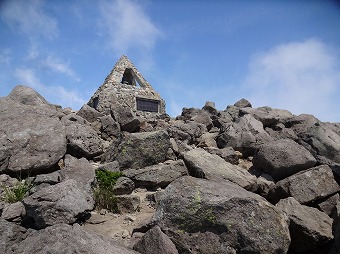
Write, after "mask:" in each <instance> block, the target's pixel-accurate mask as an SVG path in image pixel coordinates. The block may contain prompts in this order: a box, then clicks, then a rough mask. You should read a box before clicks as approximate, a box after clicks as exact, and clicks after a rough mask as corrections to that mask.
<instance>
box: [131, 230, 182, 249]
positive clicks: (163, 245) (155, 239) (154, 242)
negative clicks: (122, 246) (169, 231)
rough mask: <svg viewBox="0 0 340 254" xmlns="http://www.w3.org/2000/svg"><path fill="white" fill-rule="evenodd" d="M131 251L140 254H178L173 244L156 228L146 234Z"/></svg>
mask: <svg viewBox="0 0 340 254" xmlns="http://www.w3.org/2000/svg"><path fill="white" fill-rule="evenodd" d="M133 249H134V250H136V251H138V252H140V253H141V254H159V253H162V254H178V251H177V249H176V246H175V245H174V243H173V242H172V241H171V240H170V239H169V237H168V236H167V235H166V234H164V233H163V232H162V230H161V229H160V228H159V227H158V226H155V227H153V228H152V229H150V230H149V231H148V232H146V234H145V235H144V236H143V237H142V239H141V240H140V241H139V242H137V243H136V244H135V246H134V247H133Z"/></svg>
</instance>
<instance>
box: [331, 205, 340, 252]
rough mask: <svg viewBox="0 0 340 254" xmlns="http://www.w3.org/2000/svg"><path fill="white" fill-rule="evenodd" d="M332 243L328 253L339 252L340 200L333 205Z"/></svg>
mask: <svg viewBox="0 0 340 254" xmlns="http://www.w3.org/2000/svg"><path fill="white" fill-rule="evenodd" d="M333 218H334V243H333V246H332V249H331V250H330V252H329V254H338V253H340V202H338V203H337V204H336V206H335V210H334V215H333Z"/></svg>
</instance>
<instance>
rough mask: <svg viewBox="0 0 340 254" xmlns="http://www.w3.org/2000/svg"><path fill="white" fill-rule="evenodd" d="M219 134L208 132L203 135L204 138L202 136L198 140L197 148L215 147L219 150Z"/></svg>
mask: <svg viewBox="0 0 340 254" xmlns="http://www.w3.org/2000/svg"><path fill="white" fill-rule="evenodd" d="M217 135H218V133H210V132H206V133H203V135H202V136H200V137H199V138H198V140H197V142H198V145H197V147H209V148H210V147H215V148H217V143H216V140H215V139H216V137H217Z"/></svg>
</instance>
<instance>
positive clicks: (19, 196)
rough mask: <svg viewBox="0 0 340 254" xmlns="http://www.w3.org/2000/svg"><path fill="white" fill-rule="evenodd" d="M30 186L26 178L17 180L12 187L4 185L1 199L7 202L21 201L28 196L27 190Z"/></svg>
mask: <svg viewBox="0 0 340 254" xmlns="http://www.w3.org/2000/svg"><path fill="white" fill-rule="evenodd" d="M31 188H32V184H31V183H30V182H29V181H28V180H27V179H25V180H22V181H19V182H18V183H17V184H16V185H14V186H12V187H7V186H5V187H4V191H3V195H2V199H3V200H4V201H6V202H7V203H15V202H18V201H22V200H23V199H24V198H25V197H27V196H28V192H29V190H30V189H31Z"/></svg>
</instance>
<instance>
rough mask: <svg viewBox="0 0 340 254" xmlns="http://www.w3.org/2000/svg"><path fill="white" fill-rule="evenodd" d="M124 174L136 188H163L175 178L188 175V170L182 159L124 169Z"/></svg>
mask: <svg viewBox="0 0 340 254" xmlns="http://www.w3.org/2000/svg"><path fill="white" fill-rule="evenodd" d="M124 175H125V176H127V177H129V178H130V179H132V180H133V181H134V182H135V184H136V187H137V188H139V187H146V188H153V189H156V188H158V187H160V188H165V187H166V186H168V185H169V184H170V183H171V182H173V181H174V180H176V179H177V178H179V177H182V176H184V175H188V170H187V168H186V166H185V164H184V162H183V160H177V161H170V162H165V163H164V164H158V165H153V166H149V167H145V168H142V169H127V170H124Z"/></svg>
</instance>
